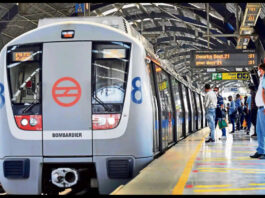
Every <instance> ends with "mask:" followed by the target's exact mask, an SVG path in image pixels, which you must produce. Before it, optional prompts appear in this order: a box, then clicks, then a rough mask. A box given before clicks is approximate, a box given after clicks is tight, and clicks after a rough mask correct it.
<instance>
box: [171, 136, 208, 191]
mask: <svg viewBox="0 0 265 198" xmlns="http://www.w3.org/2000/svg"><path fill="white" fill-rule="evenodd" d="M207 136H208V134H207V135H206V136H204V137H203V139H202V140H201V141H200V143H199V144H198V145H197V147H196V150H195V152H194V153H193V154H192V156H191V158H190V159H189V161H188V163H187V164H186V167H185V169H184V171H183V173H182V175H181V176H180V178H179V181H178V183H177V184H176V186H175V187H174V189H173V191H172V194H173V195H181V194H183V191H184V188H185V185H186V183H187V181H188V179H189V175H190V172H191V169H192V166H193V164H194V161H195V159H196V157H197V155H198V153H199V152H200V150H201V146H202V144H203V142H204V140H205V137H207Z"/></svg>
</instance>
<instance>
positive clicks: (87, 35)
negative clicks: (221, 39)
mask: <svg viewBox="0 0 265 198" xmlns="http://www.w3.org/2000/svg"><path fill="white" fill-rule="evenodd" d="M112 20H116V21H118V20H120V19H119V18H113V19H112ZM145 56H146V54H145V49H144V47H143V46H142V45H141V43H140V42H138V41H137V40H136V39H134V38H132V37H130V36H129V35H128V34H126V33H124V32H122V31H120V30H117V29H115V28H112V27H109V26H107V25H102V24H98V23H91V22H86V21H82V22H80V21H65V22H56V23H53V24H49V25H44V26H42V27H39V28H37V29H35V30H32V31H30V32H28V33H25V34H23V35H21V36H19V37H18V38H16V39H14V40H13V41H11V42H10V43H8V44H7V45H6V46H5V47H4V48H3V49H2V51H1V64H0V69H1V72H0V99H1V100H0V102H1V103H0V105H1V106H0V135H1V138H0V161H1V167H2V169H3V170H1V171H0V182H1V184H2V185H3V188H4V189H5V191H6V192H7V193H8V194H41V193H44V194H49V193H58V192H60V191H63V190H64V189H65V188H71V189H72V192H73V193H78V192H85V191H90V190H91V189H95V188H96V189H98V191H99V193H100V194H108V193H110V192H112V191H113V190H114V189H115V188H116V187H118V186H119V185H121V184H124V183H126V182H127V181H129V180H130V179H131V178H132V177H133V176H135V175H136V174H137V173H138V172H139V171H140V170H141V169H142V168H143V167H144V166H146V165H147V164H148V163H149V162H150V161H151V160H152V159H153V157H152V156H153V150H152V146H153V137H152V132H153V120H152V119H153V115H152V105H151V104H152V101H151V94H150V91H149V90H150V89H149V87H148V85H149V79H148V71H147V68H146V65H145ZM146 82H147V83H146Z"/></svg>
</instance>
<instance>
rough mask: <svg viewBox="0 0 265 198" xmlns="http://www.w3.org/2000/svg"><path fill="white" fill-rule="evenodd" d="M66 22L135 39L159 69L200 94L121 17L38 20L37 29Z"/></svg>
mask: <svg viewBox="0 0 265 198" xmlns="http://www.w3.org/2000/svg"><path fill="white" fill-rule="evenodd" d="M66 21H82V22H93V23H99V24H103V25H107V26H110V27H113V28H116V29H118V30H120V31H122V32H124V33H126V34H128V35H130V36H131V37H133V38H135V39H137V40H138V41H140V43H142V44H143V46H144V47H145V49H146V51H147V53H148V55H149V56H150V57H152V58H154V59H157V60H158V61H159V62H160V63H161V65H160V66H161V67H162V68H163V69H165V70H166V71H167V72H169V73H170V74H173V75H174V76H175V77H176V79H178V80H179V81H180V82H182V83H183V84H185V85H186V86H187V87H189V88H190V89H192V90H193V91H196V92H198V93H201V90H198V89H197V88H195V87H194V86H193V85H191V83H189V82H188V81H186V80H185V79H184V78H183V77H181V75H180V74H178V73H177V72H176V71H175V70H174V69H173V67H172V64H171V63H170V61H168V60H164V59H160V58H158V56H157V55H156V54H155V51H154V48H153V45H152V44H151V43H150V42H149V41H148V40H147V39H146V38H145V37H144V36H142V35H141V34H140V33H139V32H137V31H136V30H135V29H134V28H133V27H132V26H131V25H130V24H129V23H128V21H127V20H126V19H124V18H123V17H119V16H105V17H91V16H90V17H64V18H44V19H40V20H39V22H38V28H39V27H43V26H46V25H50V24H54V23H59V22H66Z"/></svg>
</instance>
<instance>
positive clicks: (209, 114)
mask: <svg viewBox="0 0 265 198" xmlns="http://www.w3.org/2000/svg"><path fill="white" fill-rule="evenodd" d="M204 88H205V92H206V96H205V103H204V106H205V110H206V120H207V122H208V125H209V127H210V130H211V133H210V134H211V135H210V138H209V139H208V140H207V141H205V142H206V143H208V142H214V141H215V137H214V136H215V111H216V106H217V96H216V94H215V93H214V92H213V91H212V89H211V86H210V85H209V84H206V85H205V87H204Z"/></svg>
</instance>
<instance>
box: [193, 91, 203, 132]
mask: <svg viewBox="0 0 265 198" xmlns="http://www.w3.org/2000/svg"><path fill="white" fill-rule="evenodd" d="M195 99H196V104H197V111H198V114H197V115H198V122H197V123H198V128H197V129H198V130H200V129H201V128H202V125H201V122H202V116H201V113H202V109H201V103H200V98H199V94H198V93H195Z"/></svg>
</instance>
